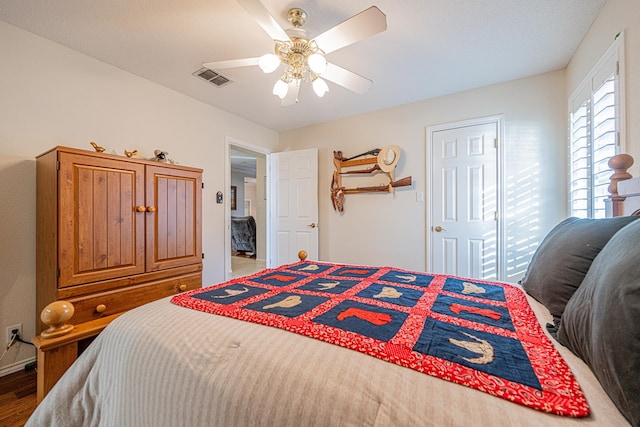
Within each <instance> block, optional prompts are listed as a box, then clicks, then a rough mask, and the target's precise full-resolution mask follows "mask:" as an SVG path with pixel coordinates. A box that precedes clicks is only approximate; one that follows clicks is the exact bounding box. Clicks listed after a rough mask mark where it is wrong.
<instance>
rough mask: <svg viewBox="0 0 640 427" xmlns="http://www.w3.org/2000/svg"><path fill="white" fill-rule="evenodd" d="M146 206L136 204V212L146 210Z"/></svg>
mask: <svg viewBox="0 0 640 427" xmlns="http://www.w3.org/2000/svg"><path fill="white" fill-rule="evenodd" d="M146 211H147V208H146V207H144V206H136V212H146Z"/></svg>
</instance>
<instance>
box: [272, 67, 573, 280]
mask: <svg viewBox="0 0 640 427" xmlns="http://www.w3.org/2000/svg"><path fill="white" fill-rule="evenodd" d="M565 105H566V96H565V87H564V72H563V71H558V72H553V73H548V74H544V75H540V76H536V77H531V78H527V79H522V80H517V81H513V82H507V83H503V84H499V85H495V86H490V87H485V88H481V89H477V90H473V91H468V92H463V93H459V94H454V95H450V96H445V97H441V98H436V99H430V100H425V101H421V102H417V103H413V104H409V105H405V106H401V107H397V108H391V109H386V110H382V111H378V112H374V113H369V114H364V115H359V116H355V117H351V118H348V119H344V120H337V121H333V122H329V123H324V124H320V125H316V126H310V127H306V128H302V129H297V130H293V131H289V132H286V133H283V134H281V135H280V146H281V149H292V150H293V149H303V148H308V147H318V149H319V152H318V153H319V186H320V201H319V210H320V218H319V225H320V259H322V260H327V261H339V262H354V263H364V264H382V265H395V266H398V267H404V268H408V269H417V270H424V269H425V266H426V256H427V254H426V249H425V216H426V209H427V208H428V207H427V205H426V203H419V202H416V195H415V192H416V191H421V192H425V200H427V196H428V194H426V189H427V186H426V185H425V182H426V180H427V179H428V177H426V176H425V168H426V158H425V145H426V134H425V127H426V126H432V125H437V124H442V123H449V122H455V121H461V120H466V119H471V118H478V117H484V116H493V115H499V114H501V115H503V119H504V127H505V129H504V131H505V132H504V133H505V135H504V136H505V138H504V141H503V144H504V173H505V183H506V193H505V197H506V200H505V202H506V203H505V207H506V209H505V214H506V219H505V220H506V226H507V233H506V242H507V259H508V263H507V269H508V271H507V273H508V277H506V279H507V280H509V281H517V280H518V279H519V278H520V276H521V275H522V273H523V272H524V270H525V269H526V265H527V262H528V260H529V258H530V256H531V255H532V252H533V250H535V246H536V244H537V243H538V242H540V240H541V239H542V238H543V237H544V235H545V234H546V233H547V232H548V231H549V229H550V228H551V227H553V226H554V225H555V224H556V223H557V222H559V221H560V220H561V219H563V218H564V217H565V212H566V194H565V193H566V191H565V185H564V182H565V175H566V173H565V172H566V165H565V158H566V155H565V152H566V149H565V139H566V131H565V127H566V117H567V114H566V111H565V110H566V108H565ZM390 144H397V145H399V146H400V147H401V148H402V150H403V151H402V156H401V159H400V161H399V163H398V165H397V167H396V178H401V177H405V176H409V175H411V176H412V177H413V181H414V184H413V186H412V187H409V188H406V187H405V188H399V189H397V190H396V192H395V194H393V195H392V194H387V193H376V194H349V195H346V196H345V203H344V206H345V208H344V213H342V214H340V213H338V212H335V211H334V210H333V207H332V206H331V202H330V192H329V188H330V183H331V176H332V173H333V171H334V169H335V168H334V166H333V163H332V158H333V150H342V151H343V153H344V155H345V156H346V157H349V156H352V155H355V154H358V153H362V152H365V151H368V150H371V149H373V148H376V147H382V146H385V145H390ZM525 192H526V197H527V199H526V201H524V203H523V200H522V197H521V196H522V194H524V193H525Z"/></svg>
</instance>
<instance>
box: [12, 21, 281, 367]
mask: <svg viewBox="0 0 640 427" xmlns="http://www.w3.org/2000/svg"><path fill="white" fill-rule="evenodd" d="M0 64H2V66H1V67H0V70H1V71H0V94H1V95H0V179H1V181H0V200H1V203H0V206H1V207H0V214H1V215H2V216H1V218H2V220H1V221H0V236H1V237H2V240H1V242H0V247H1V248H2V249H1V251H0V254H1V257H0V271H1V272H2V278H0V333H1V334H2V335H1V336H2V337H3V341H2V342H3V343H4V332H5V328H6V327H7V326H10V325H13V324H16V323H22V324H23V326H24V335H25V338H27V339H31V337H32V336H33V334H34V330H35V316H36V315H35V245H36V236H35V157H36V156H37V155H38V154H40V153H42V152H44V151H47V150H48V149H50V148H52V147H54V146H56V145H66V146H71V147H78V148H86V149H91V147H90V146H89V142H90V141H97V142H98V143H99V144H100V145H102V146H104V147H106V148H107V151H108V152H111V151H112V150H115V151H116V153H118V154H122V153H123V150H124V149H125V148H126V149H128V150H132V149H138V151H139V152H140V157H143V158H146V157H151V156H153V150H154V149H156V148H161V149H164V150H166V151H169V153H170V157H171V158H173V159H175V160H177V161H178V162H179V163H180V164H184V165H189V166H195V167H200V168H203V169H204V176H203V181H204V183H205V189H204V192H203V215H202V219H203V251H204V252H205V259H204V271H203V280H204V283H205V284H211V283H215V282H218V281H220V280H222V279H223V278H224V251H225V250H227V248H225V245H224V209H225V206H227V205H226V204H225V205H218V204H216V203H215V194H216V192H217V191H223V192H224V193H225V194H228V191H227V190H226V188H224V187H225V185H224V179H225V177H224V171H225V163H224V162H225V137H227V136H231V137H233V138H237V139H239V140H243V141H247V142H249V143H251V144H254V145H257V146H262V147H266V148H268V149H270V150H274V149H276V147H277V144H278V134H277V133H276V132H273V131H271V130H268V129H266V128H263V127H261V126H258V125H256V124H254V123H252V122H249V121H247V120H244V119H241V118H239V117H237V116H234V115H231V114H228V113H225V112H223V111H221V110H219V109H216V108H213V107H210V106H208V105H206V104H203V103H201V102H199V101H196V100H194V99H192V98H188V97H186V96H183V95H181V94H178V93H176V92H174V91H172V90H169V89H166V88H164V87H161V86H159V85H156V84H154V83H151V82H149V81H148V80H145V79H142V78H139V77H137V76H134V75H132V74H129V73H126V72H123V71H122V70H120V69H117V68H115V67H112V66H109V65H106V64H105V63H102V62H100V61H97V60H94V59H92V58H89V57H88V56H85V55H83V54H80V53H78V52H75V51H72V50H69V49H67V48H64V47H62V46H60V45H57V44H54V43H52V42H50V41H47V40H45V39H42V38H40V37H37V36H34V35H33V34H30V33H27V32H25V31H22V30H20V29H18V28H16V27H13V26H11V25H8V24H6V23H4V22H0ZM203 90H211V89H210V88H208V86H206V85H204V84H203ZM225 199H226V198H225ZM34 354H35V353H34V351H33V348H32V347H31V346H27V345H25V344H20V345H16V346H14V347H12V348H11V349H10V351H9V353H7V355H6V356H5V358H4V359H3V360H2V362H1V365H0V374H2V373H3V370H4V371H6V370H7V369H9V368H7V367H11V366H13V365H15V366H19V365H21V364H23V363H22V362H23V361H24V360H25V359H28V358H30V357H32V356H33V355H34ZM20 367H22V366H20Z"/></svg>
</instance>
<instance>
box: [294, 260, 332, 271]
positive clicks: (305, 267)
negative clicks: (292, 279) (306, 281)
mask: <svg viewBox="0 0 640 427" xmlns="http://www.w3.org/2000/svg"><path fill="white" fill-rule="evenodd" d="M332 267H333V266H332V265H323V264H314V263H312V262H305V263H302V264H300V265H296V266H294V267H290V268H289V270H295V271H304V272H305V273H313V274H320V273H324V272H325V271H327V270H328V269H330V268H332Z"/></svg>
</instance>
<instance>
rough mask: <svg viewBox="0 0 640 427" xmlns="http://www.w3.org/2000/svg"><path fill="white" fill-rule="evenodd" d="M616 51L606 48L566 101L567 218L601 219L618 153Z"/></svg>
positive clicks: (618, 103)
mask: <svg viewBox="0 0 640 427" xmlns="http://www.w3.org/2000/svg"><path fill="white" fill-rule="evenodd" d="M618 86H619V79H618V49H610V50H609V51H608V52H607V55H605V57H604V58H603V59H602V60H601V61H600V63H599V64H598V66H597V67H596V68H595V69H594V70H593V71H592V72H591V74H590V76H589V78H588V79H587V80H586V81H585V82H584V83H583V84H582V85H581V86H580V88H579V89H578V90H577V91H576V92H574V94H573V96H572V97H571V99H570V100H569V107H570V114H569V121H570V134H569V170H570V177H569V184H570V185H569V209H570V214H571V216H576V217H580V218H604V217H605V202H604V201H605V200H606V199H607V198H608V196H609V192H608V190H607V189H608V186H609V177H610V176H611V173H612V172H611V170H610V169H609V165H608V162H609V159H610V158H611V157H612V156H614V155H615V154H616V153H617V152H618V150H619V126H620V125H619V123H620V120H619V118H620V102H619V87H618Z"/></svg>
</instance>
